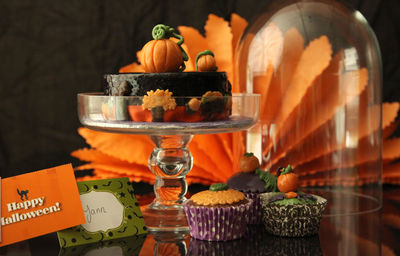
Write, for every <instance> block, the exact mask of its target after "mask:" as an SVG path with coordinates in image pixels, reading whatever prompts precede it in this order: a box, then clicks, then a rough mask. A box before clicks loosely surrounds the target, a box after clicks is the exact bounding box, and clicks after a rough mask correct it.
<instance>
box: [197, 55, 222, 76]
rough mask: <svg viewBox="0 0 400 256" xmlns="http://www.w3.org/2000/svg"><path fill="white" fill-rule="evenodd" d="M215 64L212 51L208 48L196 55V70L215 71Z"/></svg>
mask: <svg viewBox="0 0 400 256" xmlns="http://www.w3.org/2000/svg"><path fill="white" fill-rule="evenodd" d="M216 70H217V65H216V63H215V59H214V53H213V52H212V51H210V50H205V51H203V52H200V53H199V54H197V56H196V71H202V72H207V71H216Z"/></svg>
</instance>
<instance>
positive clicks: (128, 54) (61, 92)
mask: <svg viewBox="0 0 400 256" xmlns="http://www.w3.org/2000/svg"><path fill="white" fill-rule="evenodd" d="M276 1H277V0H276ZM270 2H271V0H270V1H256V0H244V1H240V0H237V1H221V0H218V1H216V0H202V1H183V0H181V1H175V0H174V1H172V0H171V1H158V0H154V1H148V0H140V1H139V0H138V1H137V0H132V1H128V0H125V1H124V0H116V1H111V0H109V1H107V0H84V1H82V0H71V1H54V0H35V1H32V0H17V1H8V0H7V1H3V0H0V176H3V177H8V176H12V175H16V174H19V173H22V172H28V171H34V170H38V169H42V168H49V167H53V166H56V165H59V164H65V163H70V162H72V163H73V165H76V164H78V160H76V159H74V158H72V157H71V156H70V152H71V151H73V150H76V149H78V148H82V147H84V146H85V142H84V140H83V139H82V138H81V137H80V136H79V135H78V133H77V131H76V130H77V128H78V127H80V124H79V121H78V117H77V111H76V94H77V93H79V92H89V91H99V90H101V79H102V75H103V74H105V73H115V72H118V69H119V68H120V67H122V66H124V65H126V64H129V63H131V62H133V61H134V60H135V59H136V51H138V50H139V49H141V47H142V46H143V45H144V43H145V42H147V41H148V40H150V39H151V38H150V36H151V34H150V31H151V28H152V27H153V26H154V25H155V24H158V23H164V24H168V25H170V26H172V27H176V26H178V25H185V26H192V27H195V28H197V29H200V31H203V26H204V24H205V22H206V20H207V16H208V14H210V13H214V14H216V15H218V16H220V17H224V18H226V19H229V18H230V16H231V13H233V12H234V13H237V14H239V15H240V16H242V17H244V18H245V19H246V20H248V21H251V20H253V19H254V18H255V17H257V16H258V13H260V12H262V10H264V6H265V5H267V4H269V3H270ZM347 2H348V3H349V4H350V5H351V6H353V7H354V8H355V9H358V10H359V11H360V12H361V13H362V14H363V15H364V16H365V17H366V18H367V20H368V21H369V23H370V25H371V27H372V28H373V30H374V31H375V33H376V36H377V38H378V41H379V44H380V46H381V51H382V57H383V71H384V72H383V78H384V83H383V101H385V102H391V101H399V98H400V97H399V96H400V90H399V86H400V68H399V63H400V19H399V16H400V1H399V0H349V1H347Z"/></svg>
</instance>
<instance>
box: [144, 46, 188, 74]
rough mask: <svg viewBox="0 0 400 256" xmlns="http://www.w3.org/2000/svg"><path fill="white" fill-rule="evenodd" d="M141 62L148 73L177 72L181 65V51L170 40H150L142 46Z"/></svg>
mask: <svg viewBox="0 0 400 256" xmlns="http://www.w3.org/2000/svg"><path fill="white" fill-rule="evenodd" d="M141 62H142V65H143V68H144V70H145V72H148V73H161V72H177V71H179V69H180V67H181V66H182V63H183V57H182V51H181V49H180V48H179V46H178V45H177V44H176V43H175V42H174V41H172V40H170V39H159V40H151V41H150V42H148V43H147V44H145V45H144V46H143V49H142V59H141Z"/></svg>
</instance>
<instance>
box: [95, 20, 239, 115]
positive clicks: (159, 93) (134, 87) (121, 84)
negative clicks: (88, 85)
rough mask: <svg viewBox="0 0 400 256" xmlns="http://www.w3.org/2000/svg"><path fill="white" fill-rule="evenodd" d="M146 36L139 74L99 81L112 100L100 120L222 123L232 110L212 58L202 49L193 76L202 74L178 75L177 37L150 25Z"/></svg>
mask: <svg viewBox="0 0 400 256" xmlns="http://www.w3.org/2000/svg"><path fill="white" fill-rule="evenodd" d="M152 36H153V40H151V41H149V42H148V43H146V44H145V45H144V46H143V48H142V50H141V54H140V56H139V59H140V62H141V65H142V67H143V70H144V71H145V73H123V74H108V75H105V76H104V83H103V88H104V94H105V95H107V96H116V97H110V99H108V100H107V102H104V103H103V105H102V113H103V117H104V118H105V119H106V120H119V121H135V122H202V121H215V120H225V119H228V118H229V115H230V114H231V108H232V99H231V97H230V96H232V94H231V84H230V83H229V81H228V78H227V75H226V73H225V72H216V70H217V66H216V62H215V59H214V54H213V53H212V52H211V51H210V50H205V51H203V52H200V53H199V54H198V55H197V57H196V71H202V72H182V71H183V70H184V69H185V67H186V65H185V61H188V55H187V54H186V52H185V51H184V49H183V48H182V44H183V42H184V39H183V37H182V36H181V35H179V34H178V33H176V31H175V29H173V28H171V27H169V26H167V25H163V24H158V25H156V26H154V28H153V30H152ZM170 38H175V39H178V40H179V41H178V42H175V41H174V40H170ZM118 96H139V97H118Z"/></svg>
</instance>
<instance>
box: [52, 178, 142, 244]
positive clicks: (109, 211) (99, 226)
mask: <svg viewBox="0 0 400 256" xmlns="http://www.w3.org/2000/svg"><path fill="white" fill-rule="evenodd" d="M78 189H79V194H80V197H81V203H82V207H83V211H84V214H85V219H86V223H85V224H82V225H79V226H75V227H72V228H68V229H65V230H62V231H59V232H58V233H57V235H58V240H59V242H60V246H61V247H62V248H63V247H70V246H79V245H83V244H90V243H97V242H103V241H108V240H112V239H118V238H123V237H129V236H135V235H143V234H147V228H146V226H145V224H144V220H143V215H142V213H141V211H140V208H139V204H138V202H137V199H136V197H135V194H134V189H133V187H132V184H131V183H130V181H129V179H128V178H116V179H106V180H94V181H82V182H78Z"/></svg>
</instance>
